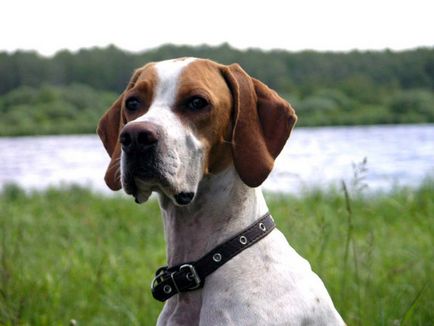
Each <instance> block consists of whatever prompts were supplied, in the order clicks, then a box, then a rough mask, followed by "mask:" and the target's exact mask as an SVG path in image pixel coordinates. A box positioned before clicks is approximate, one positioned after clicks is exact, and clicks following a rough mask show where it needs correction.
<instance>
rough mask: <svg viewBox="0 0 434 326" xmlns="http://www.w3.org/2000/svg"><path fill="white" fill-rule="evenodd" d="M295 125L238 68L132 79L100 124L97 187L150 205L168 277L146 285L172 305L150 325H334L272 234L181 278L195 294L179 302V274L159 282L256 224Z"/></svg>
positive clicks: (205, 67) (155, 71)
mask: <svg viewBox="0 0 434 326" xmlns="http://www.w3.org/2000/svg"><path fill="white" fill-rule="evenodd" d="M296 120H297V117H296V115H295V112H294V110H293V108H292V107H291V106H290V105H289V104H288V103H287V102H286V101H284V100H283V99H282V98H281V97H279V96H278V95H277V94H276V93H275V92H274V91H272V90H271V89H269V88H268V87H267V86H266V85H264V84H263V83H261V82H260V81H258V80H256V79H254V78H252V77H250V76H249V75H248V74H247V73H246V72H245V71H244V70H243V69H242V68H241V67H240V66H239V65H237V64H234V65H230V66H225V65H220V64H218V63H215V62H213V61H210V60H204V59H196V58H182V59H175V60H168V61H162V62H158V63H149V64H147V65H145V66H144V67H142V68H140V69H137V70H136V71H135V73H134V75H133V77H132V78H131V81H130V83H129V84H128V87H127V88H126V89H125V91H124V92H123V93H122V95H121V96H120V97H119V98H118V99H117V100H116V102H115V103H114V104H113V106H112V107H111V108H110V109H109V110H108V111H107V112H106V113H105V114H104V116H103V117H102V118H101V120H100V122H99V126H98V134H99V136H100V138H101V140H102V142H103V144H104V146H105V148H106V150H107V152H108V154H109V155H110V157H111V161H110V163H109V166H108V168H107V172H106V175H105V181H106V183H107V185H108V186H109V187H110V188H111V189H112V190H119V189H121V188H123V189H124V191H125V192H126V193H127V194H130V195H132V196H134V198H135V200H136V202H138V203H142V202H145V201H146V200H147V199H148V198H149V196H150V195H151V193H152V192H153V191H155V192H157V193H158V194H159V201H160V207H161V210H162V215H163V220H164V231H165V237H166V242H167V260H168V262H167V263H168V266H169V269H165V270H164V269H163V271H165V272H161V274H159V275H158V276H157V278H156V280H154V282H156V283H158V282H160V281H161V282H163V281H162V279H163V278H164V277H163V276H161V277H159V276H160V275H168V276H167V278H166V279H165V280H164V282H172V283H170V284H171V286H169V285H165V286H164V288H163V291H164V293H166V294H170V295H172V296H171V297H170V299H168V300H167V302H166V304H165V305H164V308H163V311H162V312H161V314H160V316H159V319H158V325H207V326H208V325H344V322H343V321H342V318H341V317H340V316H339V314H338V312H337V311H336V309H335V307H334V306H333V303H332V300H331V299H330V296H329V294H328V293H327V290H326V288H325V287H324V284H323V283H322V281H321V280H320V278H319V277H318V276H317V275H316V274H315V273H313V272H312V270H311V267H310V265H309V263H308V262H307V261H306V260H305V259H303V258H302V257H301V256H299V255H298V254H297V253H296V252H295V250H294V249H293V248H291V247H290V245H289V244H288V242H287V240H286V239H285V237H284V236H283V235H282V233H281V232H280V231H278V230H277V229H273V230H272V231H271V232H269V233H268V234H267V235H265V236H264V237H263V238H262V239H261V240H260V241H257V242H256V243H254V244H252V245H251V246H249V247H248V248H247V249H245V250H242V251H241V249H240V250H237V254H236V255H235V256H234V257H233V258H232V259H230V260H229V261H227V262H225V263H224V264H223V265H222V266H220V267H219V268H218V269H216V270H215V271H213V272H212V273H211V274H209V275H208V276H207V277H206V280H199V279H197V280H196V277H197V275H198V274H200V273H199V272H196V271H195V270H194V269H193V268H190V267H188V268H184V269H187V271H188V273H187V274H185V278H186V280H185V281H186V282H187V280H188V281H192V282H193V285H199V283H201V284H200V286H194V287H191V288H188V289H187V292H184V291H182V289H181V290H180V289H179V287H180V286H181V285H180V284H179V283H177V282H178V280H176V282H175V278H176V277H178V276H177V275H180V273H181V271H176V272H170V273H169V272H168V271H171V269H170V268H171V267H173V266H181V265H182V264H186V263H190V262H194V261H197V260H199V259H201V258H202V257H204V256H205V255H207V253H209V252H213V249H215V248H216V247H218V246H219V245H220V244H222V243H225V242H227V240H228V239H231V238H232V237H234V236H235V235H237V234H238V235H239V234H241V233H240V232H243V231H244V230H246V229H247V228H248V227H249V226H251V225H254V223H255V222H256V221H258V220H259V219H260V218H261V217H262V216H264V214H266V213H267V212H268V208H267V205H266V203H265V200H264V197H263V195H262V192H261V190H260V188H259V186H260V185H261V184H262V183H263V181H264V180H265V179H266V178H267V176H268V175H269V173H270V171H271V169H272V167H273V164H274V160H275V158H276V157H277V156H278V155H279V153H280V151H281V150H282V148H283V146H284V145H285V143H286V140H287V139H288V137H289V134H290V132H291V129H292V127H293V126H294V124H295V122H296ZM270 220H271V219H270ZM261 224H262V223H259V224H258V225H259V228H261V229H264V231H265V229H266V227H265V226H264V225H263V224H262V225H261ZM252 228H253V227H251V228H249V229H252ZM252 230H253V229H252ZM243 234H244V233H243ZM243 238H244V239H243ZM247 238H248V237H245V236H244V235H242V236H241V237H240V243H241V245H244V244H245V243H246V242H247ZM249 241H250V240H249ZM238 245H239V244H238ZM238 252H239V253H238ZM221 258H222V256H221V255H220V257H219V256H218V255H217V256H216V254H215V253H214V255H213V256H212V259H213V260H214V261H215V262H217V261H220V260H221ZM188 266H191V265H188ZM184 267H185V265H184ZM181 269H182V268H181ZM195 282H196V283H197V284H196V283H195ZM168 284H169V283H168ZM178 290H180V291H178ZM172 291H173V292H172ZM175 292H176V294H175ZM177 292H181V293H177ZM173 294H174V295H173Z"/></svg>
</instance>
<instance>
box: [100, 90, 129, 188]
mask: <svg viewBox="0 0 434 326" xmlns="http://www.w3.org/2000/svg"><path fill="white" fill-rule="evenodd" d="M122 100H123V94H122V95H121V96H119V97H118V99H117V100H116V101H115V102H114V103H113V105H112V106H111V108H110V109H108V110H107V111H106V113H105V114H104V115H103V116H102V118H101V119H100V120H99V123H98V128H97V133H98V135H99V138H100V139H101V141H102V143H103V144H104V147H105V149H106V151H107V153H108V154H109V156H110V157H111V161H110V163H109V166H108V167H107V171H106V174H105V177H104V180H105V182H106V184H107V186H108V187H109V188H110V189H112V190H119V189H121V188H122V185H121V180H120V171H119V168H120V165H119V161H120V156H121V146H120V143H119V141H118V139H119V133H120V130H121V129H122V128H123V125H124V121H123V119H122V110H121V108H122Z"/></svg>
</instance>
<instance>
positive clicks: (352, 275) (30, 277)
mask: <svg viewBox="0 0 434 326" xmlns="http://www.w3.org/2000/svg"><path fill="white" fill-rule="evenodd" d="M267 197H268V203H269V207H270V211H271V212H272V214H273V216H274V217H275V219H276V222H277V225H278V227H279V228H280V229H281V230H282V231H283V232H284V233H285V234H286V236H287V238H288V240H289V242H290V243H291V245H292V246H293V247H294V248H295V249H296V250H297V251H299V253H300V254H302V255H303V256H304V257H306V258H307V259H308V260H309V261H310V262H311V264H312V267H313V269H314V270H315V271H316V272H317V273H318V274H319V275H320V276H321V278H322V279H323V280H324V282H325V284H326V286H327V288H328V290H329V292H330V294H331V296H332V297H333V300H334V302H335V305H336V306H337V308H338V310H339V311H340V312H341V314H342V316H343V317H344V319H345V320H346V322H347V323H348V324H349V325H430V324H432V322H433V321H434V292H433V287H432V286H433V276H434V252H433V248H434V201H433V198H434V181H427V182H425V183H424V184H423V185H421V186H420V187H419V188H418V189H413V190H410V189H404V188H400V189H396V190H395V191H393V192H391V193H388V194H376V195H363V194H361V193H357V192H356V193H352V192H351V191H348V190H347V191H342V190H339V189H337V190H329V191H320V190H310V191H307V192H306V193H304V194H303V195H301V196H299V197H294V196H288V195H285V196H283V195H271V194H268V195H267ZM164 261H165V247H164V238H163V233H162V223H161V219H160V213H159V208H158V204H157V202H156V201H151V202H149V203H147V204H145V205H141V206H138V205H136V204H134V202H133V201H132V200H131V199H127V198H124V197H116V196H115V197H105V196H101V195H97V194H95V193H92V192H89V191H87V190H85V189H83V188H78V187H70V188H67V189H49V190H45V191H41V192H32V193H25V192H24V191H23V190H21V189H20V188H18V187H15V186H9V187H6V188H5V189H4V190H3V192H2V193H1V194H0V325H17V324H19V325H67V324H68V323H70V321H71V320H75V321H76V324H77V325H152V324H155V320H156V318H157V316H158V313H159V311H160V310H161V308H162V304H160V303H158V302H156V301H155V300H153V299H152V297H151V294H150V291H149V284H150V281H151V279H152V275H153V273H154V271H155V269H156V268H157V267H158V266H160V265H162V264H164Z"/></svg>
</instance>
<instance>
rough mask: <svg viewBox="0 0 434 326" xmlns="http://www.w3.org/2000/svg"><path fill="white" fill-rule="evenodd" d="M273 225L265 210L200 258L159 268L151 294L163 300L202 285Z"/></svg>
mask: <svg viewBox="0 0 434 326" xmlns="http://www.w3.org/2000/svg"><path fill="white" fill-rule="evenodd" d="M275 226H276V225H275V224H274V221H273V218H272V217H271V215H270V213H267V214H265V215H264V216H263V217H261V218H260V219H259V220H258V221H256V222H255V223H254V224H252V225H251V226H249V227H248V228H247V229H246V230H244V231H242V232H240V233H238V234H237V235H236V236H234V237H232V238H231V239H229V240H228V241H226V242H224V243H223V244H221V245H219V246H217V247H216V248H214V249H213V250H211V251H210V252H209V253H207V254H206V255H205V256H203V257H202V258H200V259H199V260H197V261H195V262H189V263H185V264H181V265H177V266H173V267H170V268H169V267H167V266H165V267H161V268H159V269H158V270H157V272H156V273H155V278H154V279H153V281H152V284H151V289H152V295H153V296H154V298H155V299H157V300H159V301H162V302H164V301H166V300H167V299H169V298H170V297H172V296H173V295H175V294H177V293H180V292H187V291H193V290H196V289H199V288H201V287H203V285H204V283H205V278H206V277H207V276H208V275H209V274H211V273H212V272H214V271H215V270H217V269H218V268H219V267H220V266H222V265H224V264H225V263H227V262H228V261H229V260H230V259H231V258H233V257H234V256H236V255H238V254H239V253H240V252H242V251H243V250H244V249H246V248H248V247H250V246H251V245H253V244H255V243H256V242H258V241H259V240H261V239H262V238H264V237H265V236H266V235H267V234H269V233H270V232H271V231H272V230H273V229H274V228H275Z"/></svg>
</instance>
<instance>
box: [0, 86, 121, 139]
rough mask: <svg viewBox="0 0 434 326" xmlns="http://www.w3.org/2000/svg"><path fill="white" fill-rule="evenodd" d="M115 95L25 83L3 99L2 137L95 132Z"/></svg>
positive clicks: (0, 104) (0, 100) (0, 102)
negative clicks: (38, 86)
mask: <svg viewBox="0 0 434 326" xmlns="http://www.w3.org/2000/svg"><path fill="white" fill-rule="evenodd" d="M115 97H116V95H115V94H112V93H108V92H104V91H96V90H94V89H92V88H91V87H89V86H85V85H79V84H73V85H70V86H68V87H59V86H48V85H46V86H41V87H40V88H32V87H28V86H22V87H20V88H18V89H15V90H14V91H12V92H10V93H8V94H6V95H5V96H3V97H1V98H0V115H1V120H0V136H6V135H8V136H10V135H12V136H17V135H26V134H70V133H94V132H95V129H96V124H97V121H98V119H99V118H100V117H101V115H102V114H103V112H104V111H105V110H106V109H107V108H108V107H109V105H110V104H111V103H112V101H113V100H114V98H115Z"/></svg>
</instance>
